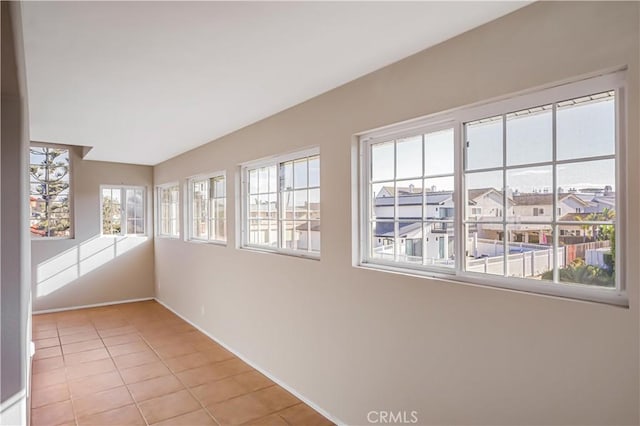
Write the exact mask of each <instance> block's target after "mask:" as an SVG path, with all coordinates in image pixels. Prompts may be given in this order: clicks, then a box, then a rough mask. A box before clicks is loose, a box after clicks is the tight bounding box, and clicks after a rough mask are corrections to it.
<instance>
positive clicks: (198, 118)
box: [22, 2, 527, 164]
mask: <svg viewBox="0 0 640 426" xmlns="http://www.w3.org/2000/svg"><path fill="white" fill-rule="evenodd" d="M525 4H527V3H523V2H492V3H488V2H412V3H404V2H402V3H400V2H353V3H352V2H331V3H329V2H188V3H187V2H23V3H22V8H23V11H22V13H23V20H24V23H23V28H24V40H25V56H26V65H27V85H28V91H29V109H30V111H29V113H30V123H31V139H32V140H34V141H44V142H56V143H62V144H70V145H83V146H92V147H93V149H92V150H91V151H90V152H89V154H88V155H87V157H86V158H88V159H92V160H103V161H117V162H125V163H137V164H157V163H159V162H162V161H164V160H166V159H169V158H171V157H173V156H175V155H177V154H180V153H182V152H184V151H187V150H189V149H192V148H195V147H197V146H199V145H202V144H204V143H207V142H209V141H212V140H214V139H216V138H218V137H220V136H223V135H225V134H227V133H230V132H232V131H234V130H237V129H239V128H241V127H244V126H246V125H248V124H251V123H254V122H256V121H258V120H260V119H262V118H265V117H268V116H270V115H272V114H274V113H276V112H278V111H281V110H283V109H286V108H288V107H291V106H293V105H295V104H298V103H300V102H302V101H305V100H307V99H309V98H311V97H313V96H316V95H319V94H321V93H323V92H326V91H327V90H330V89H332V88H335V87H337V86H339V85H341V84H344V83H346V82H348V81H350V80H353V79H355V78H357V77H359V76H362V75H364V74H367V73H369V72H371V71H374V70H376V69H378V68H380V67H383V66H385V65H388V64H390V63H392V62H395V61H397V60H399V59H401V58H404V57H406V56H409V55H411V54H413V53H415V52H418V51H420V50H422V49H425V48H427V47H429V46H432V45H434V44H437V43H440V42H442V41H444V40H446V39H448V38H451V37H453V36H455V35H457V34H460V33H462V32H465V31H467V30H469V29H471V28H474V27H476V26H478V25H481V24H483V23H485V22H488V21H491V20H493V19H495V18H497V17H499V16H502V15H504V14H507V13H509V12H511V11H513V10H515V9H518V8H520V7H522V6H524V5H525Z"/></svg>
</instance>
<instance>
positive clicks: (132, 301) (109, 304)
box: [32, 297, 155, 315]
mask: <svg viewBox="0 0 640 426" xmlns="http://www.w3.org/2000/svg"><path fill="white" fill-rule="evenodd" d="M154 299H155V297H141V298H139V299H125V300H116V301H114V302H102V303H93V304H91V305H77V306H69V307H66V308H54V309H43V310H41V311H33V313H32V315H42V314H51V313H54V312H64V311H73V310H74V309H88V308H99V307H101V306H111V305H122V304H124V303H135V302H147V301H149V300H154Z"/></svg>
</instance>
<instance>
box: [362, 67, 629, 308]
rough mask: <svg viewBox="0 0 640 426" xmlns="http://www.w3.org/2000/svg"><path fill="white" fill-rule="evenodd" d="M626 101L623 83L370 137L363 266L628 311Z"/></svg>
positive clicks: (548, 93) (554, 93)
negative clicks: (623, 207) (622, 160)
mask: <svg viewBox="0 0 640 426" xmlns="http://www.w3.org/2000/svg"><path fill="white" fill-rule="evenodd" d="M623 99H624V77H623V73H615V74H610V75H605V76H600V77H596V78H593V79H588V80H582V81H579V82H577V83H572V84H567V85H563V86H557V87H554V88H550V89H546V90H541V91H538V92H534V93H530V94H527V95H521V96H517V97H512V98H509V99H506V100H504V101H499V102H495V103H491V104H486V105H481V106H474V107H467V108H460V109H458V110H455V111H453V112H450V113H446V114H440V115H436V116H432V117H427V118H425V119H422V120H414V121H412V122H410V123H408V124H401V125H396V126H391V127H389V128H387V129H383V130H379V131H375V132H371V133H367V134H364V135H361V136H360V147H361V158H362V161H363V162H362V165H361V167H360V170H361V172H362V175H361V202H360V205H361V226H360V233H361V239H360V241H361V244H360V264H362V265H369V266H374V267H377V268H382V269H385V268H386V269H391V270H393V271H396V270H413V271H417V272H418V273H424V274H428V275H438V274H443V276H449V277H451V278H453V279H454V280H460V281H466V282H474V283H478V284H486V285H491V286H498V287H506V288H515V289H522V290H526V291H534V292H540V293H545V294H553V295H560V296H568V297H574V298H581V299H588V300H599V301H606V302H608V303H617V304H625V303H627V302H626V295H625V291H624V281H623V279H622V277H623V275H624V269H622V268H621V266H622V264H621V257H622V256H621V252H620V247H623V245H622V243H621V241H622V240H623V239H624V233H622V232H620V231H619V230H620V229H621V228H622V227H623V225H624V221H623V219H624V214H623V213H624V212H623V211H619V210H618V208H617V206H618V203H619V202H618V197H617V194H618V188H621V187H624V186H623V183H624V180H623V177H624V176H623V173H622V171H623V170H622V168H621V167H620V166H619V165H618V164H617V163H616V161H617V158H619V155H620V154H619V150H621V149H624V144H623V142H624V140H623V139H624V138H623V136H624V131H623V124H624V123H623V120H622V118H623V117H624V112H623V111H624V103H623V102H622V100H623ZM562 188H570V189H569V190H568V191H564V190H563V189H562ZM443 212H444V213H443ZM562 212H569V213H565V214H564V215H562ZM616 237H617V238H616Z"/></svg>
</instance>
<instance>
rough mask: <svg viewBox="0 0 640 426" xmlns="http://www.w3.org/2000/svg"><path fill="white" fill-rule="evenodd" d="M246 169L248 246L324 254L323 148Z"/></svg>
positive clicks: (245, 242)
mask: <svg viewBox="0 0 640 426" xmlns="http://www.w3.org/2000/svg"><path fill="white" fill-rule="evenodd" d="M242 174H243V194H244V197H243V201H244V206H243V207H244V208H243V215H244V217H243V221H242V224H243V228H242V234H243V239H242V245H243V247H251V248H259V249H268V250H272V251H278V252H283V253H291V254H299V255H308V256H311V257H317V256H319V254H320V156H319V151H318V150H317V149H314V150H310V151H305V152H303V153H297V154H294V155H288V156H283V157H279V158H276V159H273V160H269V161H261V162H258V163H251V164H249V165H245V166H243V168H242Z"/></svg>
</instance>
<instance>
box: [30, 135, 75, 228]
mask: <svg viewBox="0 0 640 426" xmlns="http://www.w3.org/2000/svg"><path fill="white" fill-rule="evenodd" d="M70 173H71V170H70V161H69V150H68V149H63V148H53V147H47V146H31V148H30V150H29V178H30V185H29V186H30V197H29V207H30V229H31V236H32V237H34V238H42V237H70V229H71V204H70V198H69V194H70V189H71V180H70Z"/></svg>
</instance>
